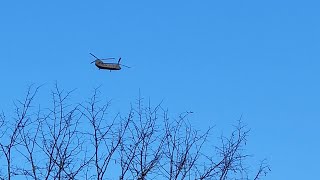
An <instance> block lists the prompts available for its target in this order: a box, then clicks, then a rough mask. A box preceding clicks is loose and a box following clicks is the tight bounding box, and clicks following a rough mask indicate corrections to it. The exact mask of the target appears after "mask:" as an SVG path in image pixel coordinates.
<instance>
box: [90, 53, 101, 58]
mask: <svg viewBox="0 0 320 180" xmlns="http://www.w3.org/2000/svg"><path fill="white" fill-rule="evenodd" d="M89 54H90V55H91V56H93V57H95V58H96V59H99V58H97V56H95V55H93V54H92V53H89Z"/></svg>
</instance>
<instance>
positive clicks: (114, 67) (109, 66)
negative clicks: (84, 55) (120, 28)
mask: <svg viewBox="0 0 320 180" xmlns="http://www.w3.org/2000/svg"><path fill="white" fill-rule="evenodd" d="M89 54H90V55H91V56H93V57H94V58H96V60H94V61H92V62H91V64H92V63H95V65H96V66H97V67H98V68H99V70H100V69H107V70H110V71H111V70H120V69H121V66H124V67H127V68H130V67H129V66H125V65H123V64H120V61H121V58H119V60H118V63H105V62H103V61H102V60H109V59H115V58H106V59H99V58H97V56H95V55H93V54H92V53H89Z"/></svg>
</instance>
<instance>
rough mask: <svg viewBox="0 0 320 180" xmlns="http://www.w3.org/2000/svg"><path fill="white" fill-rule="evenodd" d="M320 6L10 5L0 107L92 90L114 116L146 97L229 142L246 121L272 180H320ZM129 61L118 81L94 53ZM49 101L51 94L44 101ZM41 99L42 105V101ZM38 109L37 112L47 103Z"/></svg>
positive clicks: (0, 23) (4, 5) (252, 147)
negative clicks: (226, 135)
mask: <svg viewBox="0 0 320 180" xmlns="http://www.w3.org/2000/svg"><path fill="white" fill-rule="evenodd" d="M319 7H320V3H319V2H318V1H289V0H283V1H276V0H268V1H267V0H264V1H261V0H260V1H256V0H255V1H253V0H250V1H214V0H203V1H168V0H162V1H157V2H155V1H116V0H113V1H102V0H101V1H90V2H89V1H61V0H56V1H52V2H48V1H40V0H38V1H1V2H0V27H1V28H0V82H1V93H0V99H1V104H0V108H1V109H3V110H4V111H5V112H7V111H11V109H9V107H10V106H12V101H13V100H14V99H19V98H22V97H23V96H24V94H25V90H26V87H27V85H29V84H31V83H35V84H38V85H39V84H45V86H44V87H43V90H42V91H41V93H43V97H49V93H50V92H49V91H48V89H50V88H51V87H52V86H53V83H54V82H55V81H57V82H58V83H59V85H60V86H61V87H62V88H64V89H67V90H68V89H69V90H71V89H74V88H77V89H78V90H77V91H76V92H75V93H74V98H75V99H79V101H80V100H84V99H85V98H87V97H88V96H89V94H90V92H91V91H92V89H93V88H94V87H97V86H99V85H101V86H102V87H101V91H102V94H103V95H105V96H106V97H108V98H110V99H113V102H114V106H115V109H119V110H121V109H122V108H123V107H128V106H129V103H130V102H133V101H134V100H135V98H136V97H137V96H138V92H139V89H140V90H141V92H142V95H143V96H144V97H148V98H149V97H150V98H151V100H152V101H153V102H155V103H157V102H160V101H161V100H162V99H164V105H165V106H166V107H168V108H169V110H170V112H171V114H172V115H173V116H174V115H176V114H179V113H180V112H183V111H186V110H192V111H194V112H195V113H194V115H193V117H192V119H191V121H193V123H194V124H196V125H197V126H199V127H200V128H205V127H207V126H209V125H216V130H217V133H220V131H229V130H230V129H231V128H230V127H231V125H232V124H234V123H235V122H236V120H237V119H238V118H239V117H240V116H241V114H243V119H244V120H245V123H246V124H248V126H249V127H250V128H251V134H250V137H249V142H248V147H247V148H248V149H247V150H248V152H250V153H252V154H254V155H255V157H254V158H255V159H256V160H257V161H254V162H256V163H257V162H258V160H259V159H263V158H265V157H266V158H267V159H268V161H269V164H270V166H271V168H272V172H271V173H270V174H269V175H268V176H267V178H266V179H297V180H300V179H316V178H319V173H318V171H319V162H320V155H319V152H320V143H319V137H320V133H319V132H320V131H319V127H320V122H319V120H320V109H319V108H320V106H319V102H320V93H319V92H320V85H319V78H320V71H319V68H320V61H319V60H320V54H319V53H320V51H319V48H320V43H319V42H320V33H319V32H320V22H319V19H320V11H319ZM89 52H92V53H94V54H96V55H97V56H98V57H101V58H103V57H110V56H113V57H122V58H123V63H124V64H126V65H128V66H131V67H132V68H131V69H123V70H121V71H119V72H109V71H102V70H100V71H99V70H98V69H96V67H95V66H94V65H90V64H89V63H90V62H91V61H92V60H93V59H92V57H90V55H89V54H88V53H89ZM46 93H47V94H46ZM39 96H40V97H42V95H39ZM43 101H45V100H44V99H40V100H39V101H38V102H43Z"/></svg>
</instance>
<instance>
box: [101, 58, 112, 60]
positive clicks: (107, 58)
mask: <svg viewBox="0 0 320 180" xmlns="http://www.w3.org/2000/svg"><path fill="white" fill-rule="evenodd" d="M108 59H115V58H104V59H100V60H108Z"/></svg>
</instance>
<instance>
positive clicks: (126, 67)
mask: <svg viewBox="0 0 320 180" xmlns="http://www.w3.org/2000/svg"><path fill="white" fill-rule="evenodd" d="M120 65H121V66H124V67H126V68H131V67H129V66H126V65H123V64H120Z"/></svg>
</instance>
